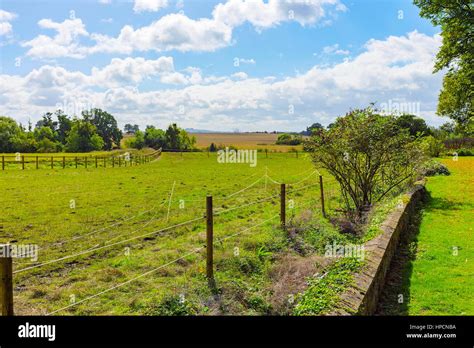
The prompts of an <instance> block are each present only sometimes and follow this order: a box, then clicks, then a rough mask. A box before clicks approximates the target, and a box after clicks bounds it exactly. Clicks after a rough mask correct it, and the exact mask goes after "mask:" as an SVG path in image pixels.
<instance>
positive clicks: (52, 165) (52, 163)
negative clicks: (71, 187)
mask: <svg viewBox="0 0 474 348" xmlns="http://www.w3.org/2000/svg"><path fill="white" fill-rule="evenodd" d="M51 169H54V157H53V156H51Z"/></svg>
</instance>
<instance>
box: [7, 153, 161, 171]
mask: <svg viewBox="0 0 474 348" xmlns="http://www.w3.org/2000/svg"><path fill="white" fill-rule="evenodd" d="M161 152H162V150H161V149H159V150H156V151H154V152H152V153H148V154H128V155H127V154H125V153H124V154H120V155H110V156H100V155H99V156H94V155H89V156H84V157H82V160H81V157H78V156H65V155H63V156H38V155H19V154H18V155H2V156H1V161H2V170H5V169H6V168H7V165H8V164H14V165H18V166H19V168H21V169H22V170H25V169H26V167H27V166H26V164H33V165H34V168H35V169H39V168H40V163H42V164H43V166H44V165H46V166H48V167H50V168H51V169H54V167H55V164H58V165H59V167H60V168H62V169H66V168H67V167H73V168H78V167H79V165H83V167H84V168H87V167H88V161H89V159H92V161H95V162H93V163H95V168H98V167H103V168H107V164H108V163H110V164H111V166H112V167H113V168H114V167H115V166H116V164H117V165H118V167H122V165H123V166H125V167H126V166H127V162H128V163H129V165H130V166H132V165H134V164H135V165H139V164H144V163H148V162H150V161H151V160H152V159H154V158H158V157H159V156H160V155H161ZM99 161H101V162H102V165H99ZM48 164H49V165H48Z"/></svg>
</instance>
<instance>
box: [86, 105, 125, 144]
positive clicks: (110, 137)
mask: <svg viewBox="0 0 474 348" xmlns="http://www.w3.org/2000/svg"><path fill="white" fill-rule="evenodd" d="M82 116H83V118H84V120H88V121H90V123H91V124H93V125H94V126H95V127H96V129H97V134H99V135H100V137H101V138H102V140H103V142H104V146H103V148H104V149H105V150H112V147H113V145H114V144H115V146H116V147H118V148H120V141H121V140H122V137H123V135H122V132H121V131H120V129H119V128H118V127H117V121H116V120H115V118H114V117H113V116H112V115H111V114H109V113H108V112H107V111H104V110H101V109H91V110H89V111H83V112H82Z"/></svg>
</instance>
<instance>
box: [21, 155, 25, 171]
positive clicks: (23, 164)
mask: <svg viewBox="0 0 474 348" xmlns="http://www.w3.org/2000/svg"><path fill="white" fill-rule="evenodd" d="M21 169H23V170H25V156H21Z"/></svg>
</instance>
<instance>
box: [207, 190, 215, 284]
mask: <svg viewBox="0 0 474 348" xmlns="http://www.w3.org/2000/svg"><path fill="white" fill-rule="evenodd" d="M206 223H207V224H206V227H207V228H206V241H207V242H206V249H207V259H206V276H207V279H208V280H213V279H214V267H213V258H214V250H213V249H214V245H213V238H214V222H213V212H212V196H207V197H206Z"/></svg>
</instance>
